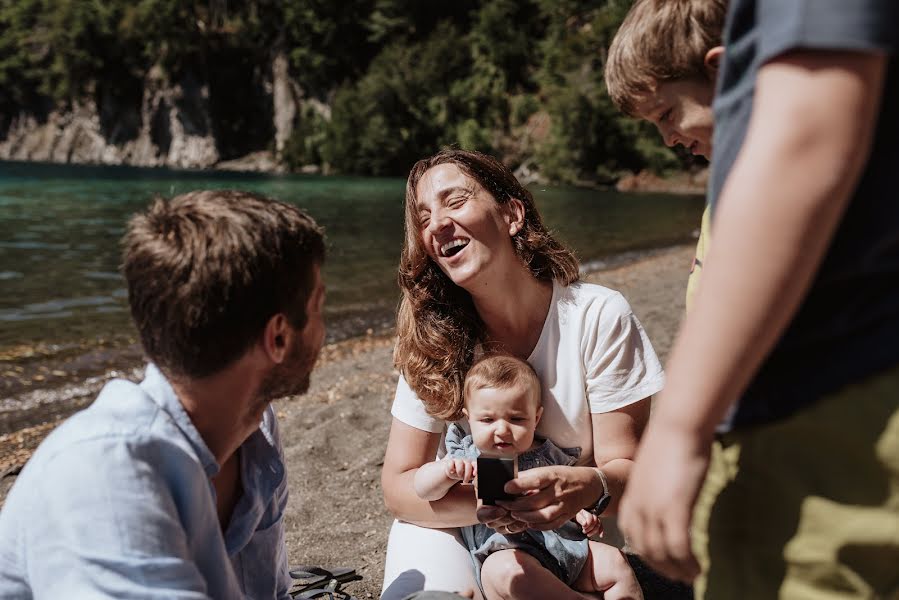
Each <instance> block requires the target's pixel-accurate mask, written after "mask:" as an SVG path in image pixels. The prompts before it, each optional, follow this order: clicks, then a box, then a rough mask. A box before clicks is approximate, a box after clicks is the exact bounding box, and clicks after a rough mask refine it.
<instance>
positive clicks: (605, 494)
mask: <svg viewBox="0 0 899 600" xmlns="http://www.w3.org/2000/svg"><path fill="white" fill-rule="evenodd" d="M596 473H597V474H598V475H599V481H600V482H602V495H601V496H600V497H599V500H597V501H596V504H594V505H593V506H589V507H587V511H588V512H591V513H593V514H594V515H596V516H597V517H598V516H599V515H601V514H602V513H603V511H605V510H606V509H607V508H608V507H609V504H611V503H612V494H610V493H609V482H608V481H606V474H605V473H603V472H602V469H596Z"/></svg>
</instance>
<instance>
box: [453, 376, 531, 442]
mask: <svg viewBox="0 0 899 600" xmlns="http://www.w3.org/2000/svg"><path fill="white" fill-rule="evenodd" d="M538 393H539V392H538V391H535V390H532V389H529V388H527V387H525V386H523V385H517V386H514V387H510V388H481V389H477V390H472V391H471V393H470V394H469V397H468V402H467V403H466V408H465V410H464V412H465V416H466V417H468V424H469V425H470V426H471V437H472V439H473V441H474V444H475V446H477V447H478V449H479V450H480V451H481V452H485V453H487V454H489V455H493V456H514V455H516V454H521V453H522V452H525V451H527V450H529V449H530V447H531V444H533V443H534V431H535V430H536V429H537V423H538V422H540V416H541V415H542V414H543V407H542V406H539V398H538V397H537V396H536V394H538Z"/></svg>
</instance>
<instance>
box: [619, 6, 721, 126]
mask: <svg viewBox="0 0 899 600" xmlns="http://www.w3.org/2000/svg"><path fill="white" fill-rule="evenodd" d="M726 16H727V0H637V1H636V2H634V5H633V6H632V7H631V10H630V11H629V12H628V13H627V16H626V17H625V18H624V21H623V22H622V23H621V27H620V28H619V29H618V33H616V34H615V38H614V39H613V40H612V45H611V46H610V47H609V54H608V56H607V57H606V65H605V80H606V88H607V89H608V91H609V96H610V97H611V98H612V101H613V102H614V103H615V105H616V106H617V107H618V108H619V109H620V110H621V111H622V112H624V113H625V114H628V115H631V116H638V115H636V114H635V105H636V103H637V101H638V100H639V98H640V96H643V95H645V94H649V93H652V92H653V91H654V90H655V87H656V85H658V84H659V83H663V82H666V81H677V80H688V79H698V80H703V79H707V77H708V76H707V74H706V69H705V56H706V54H707V53H708V51H709V50H711V49H712V48H714V47H715V46H720V45H721V35H722V31H723V29H724V20H725V17H726Z"/></svg>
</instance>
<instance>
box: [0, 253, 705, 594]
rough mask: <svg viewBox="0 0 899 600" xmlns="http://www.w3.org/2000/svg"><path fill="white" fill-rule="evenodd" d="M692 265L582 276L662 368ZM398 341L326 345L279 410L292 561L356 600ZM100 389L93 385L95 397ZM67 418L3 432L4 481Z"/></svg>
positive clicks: (676, 258) (369, 575)
mask: <svg viewBox="0 0 899 600" xmlns="http://www.w3.org/2000/svg"><path fill="white" fill-rule="evenodd" d="M692 258H693V245H692V244H689V245H677V246H672V247H669V248H665V249H661V250H657V251H653V252H652V253H650V254H648V255H644V256H641V257H638V258H635V259H634V260H632V261H631V262H628V263H627V264H624V265H616V266H614V267H611V268H606V269H603V270H598V271H592V272H590V273H586V274H583V280H584V281H587V282H590V283H598V284H600V285H604V286H606V287H609V288H612V289H616V290H618V291H620V292H621V293H622V294H624V296H625V298H627V300H628V302H629V303H630V304H631V307H632V308H633V310H634V313H635V314H636V315H637V317H638V318H639V319H640V321H641V323H642V324H643V327H644V329H645V330H646V332H647V334H648V335H649V338H650V340H651V341H652V344H653V346H654V347H655V349H656V352H657V354H658V355H659V357H660V358H661V359H662V360H663V362H664V360H665V357H666V356H667V354H668V351H669V349H670V346H671V341H672V339H673V337H674V334H675V332H676V330H677V326H678V324H679V322H680V319H681V315H682V314H683V311H684V292H685V290H686V281H687V275H688V273H689V269H690V263H691V261H692ZM393 340H394V336H393V332H392V331H389V332H375V331H372V332H371V333H370V334H367V335H363V336H362V337H356V338H352V339H348V340H344V341H340V342H336V343H329V344H327V345H326V346H325V347H324V348H323V350H322V354H321V357H320V358H319V362H318V364H317V366H316V368H315V370H314V371H313V373H312V385H311V387H310V389H309V392H308V393H307V394H305V395H303V396H300V397H295V398H288V399H282V400H278V401H276V402H275V403H274V406H275V409H276V412H277V414H278V419H279V421H280V429H281V436H282V442H283V445H284V456H285V461H286V464H287V472H288V481H289V487H290V499H289V501H288V506H287V512H286V516H285V519H286V523H287V546H288V555H289V557H290V564H317V565H321V566H324V567H338V566H351V567H354V568H356V569H357V570H358V571H359V573H360V574H361V575H363V576H364V577H365V579H364V580H363V581H360V582H357V583H354V584H352V585H351V586H349V588H348V591H349V592H351V593H352V594H353V595H355V596H357V597H359V598H360V599H362V598H377V597H378V595H379V593H380V586H381V579H382V577H383V560H384V552H385V550H386V546H387V534H388V532H389V529H390V525H391V523H392V522H393V517H392V516H391V515H390V514H388V513H387V511H386V509H385V508H384V504H383V500H382V498H381V490H380V470H381V466H382V464H383V457H384V451H385V448H386V443H387V432H388V430H389V427H390V421H391V418H392V417H391V416H390V406H391V404H392V402H393V394H394V391H395V388H396V378H397V376H398V372H397V371H396V370H395V369H394V368H393V361H392V353H393V345H394V341H393ZM128 368H131V369H134V370H133V371H131V372H129V373H128V375H129V378H131V377H135V378H139V377H140V375H141V374H142V372H143V365H142V364H138V365H129V366H128ZM118 370H119V371H120V372H124V371H125V368H124V367H123V365H118ZM103 383H105V380H103V381H97V382H96V384H94V385H96V386H97V390H99V387H102V384H103ZM87 387H90V388H91V389H93V386H87V385H86V388H87ZM95 394H96V392H92V393H91V394H89V395H88V396H87V400H86V401H85V405H86V404H87V403H88V402H89V401H90V400H92V398H93V396H94V395H95ZM61 420H62V417H60V418H59V419H57V420H54V421H51V422H48V423H43V424H37V425H34V426H30V427H27V428H23V429H18V430H16V431H13V432H8V433H4V434H2V435H0V474H3V473H4V472H5V471H6V470H7V469H8V468H10V467H16V466H18V465H21V464H22V463H24V461H25V460H27V458H28V457H29V456H30V455H31V452H32V451H33V449H34V448H35V447H36V446H37V444H38V443H40V441H41V440H42V439H43V438H44V437H45V436H46V435H47V434H49V432H50V431H52V429H53V428H54V427H55V426H56V425H57V424H58V423H59V422H61ZM14 481H15V476H14V475H12V476H8V477H3V478H0V503H2V502H3V500H5V497H6V494H7V493H8V491H9V488H10V487H11V486H12V484H13V483H14Z"/></svg>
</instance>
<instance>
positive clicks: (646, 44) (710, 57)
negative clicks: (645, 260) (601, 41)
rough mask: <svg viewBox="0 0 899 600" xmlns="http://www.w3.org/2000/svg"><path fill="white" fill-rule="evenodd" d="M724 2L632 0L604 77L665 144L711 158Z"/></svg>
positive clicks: (700, 258) (703, 235)
mask: <svg viewBox="0 0 899 600" xmlns="http://www.w3.org/2000/svg"><path fill="white" fill-rule="evenodd" d="M726 12H727V2H726V1H725V0H637V1H636V2H635V3H634V5H633V7H631V10H630V11H629V12H628V14H627V16H626V17H625V19H624V21H623V22H622V24H621V27H620V28H619V29H618V32H617V33H616V34H615V38H614V39H613V40H612V44H611V46H610V47H609V54H608V56H607V58H606V66H605V81H606V88H607V89H608V91H609V96H610V97H611V99H612V101H613V102H614V103H615V105H616V106H618V108H619V109H621V110H622V111H623V112H624V113H626V114H628V115H630V116H632V117H636V118H639V119H644V120H646V121H649V122H650V123H652V124H653V125H655V126H656V128H657V129H658V130H659V133H660V134H661V136H662V139H663V140H664V141H665V144H667V145H668V146H675V145H677V144H680V145H682V146H683V147H684V148H686V149H688V150H689V151H690V152H692V153H693V154H695V155H699V156H703V157H705V158H706V159H707V160H711V158H712V131H713V126H714V115H713V113H712V99H713V98H714V96H715V81H716V79H717V76H718V67H719V64H720V61H721V57H722V55H723V54H724V47H723V46H722V45H721V34H722V32H723V30H724V18H725V15H726ZM708 238H709V210H708V209H706V211H705V212H704V214H703V216H702V223H701V225H700V229H699V242H698V243H697V245H696V258H695V259H694V260H693V266H692V268H691V270H690V278H689V281H688V284H687V307H688V308H689V307H690V306H691V305H692V299H693V295H694V294H695V291H696V286H697V283H698V280H699V274H700V273H701V270H702V265H703V262H704V261H705V254H706V252H707V251H708Z"/></svg>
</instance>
